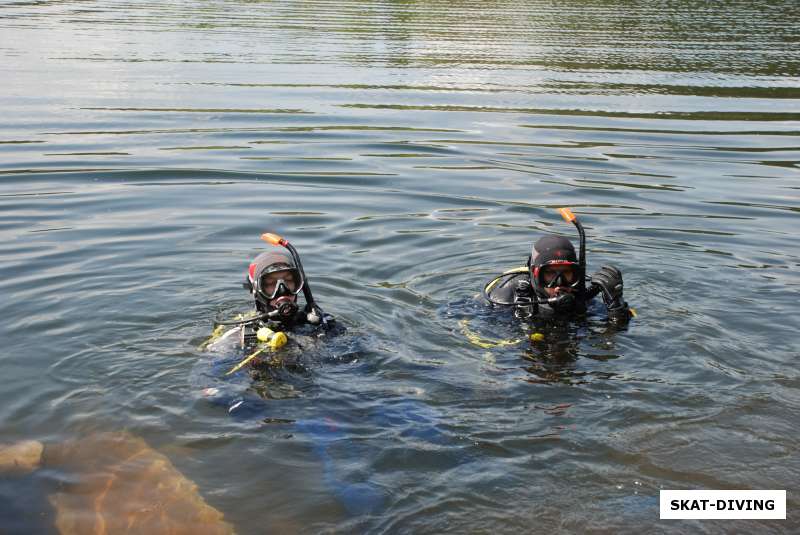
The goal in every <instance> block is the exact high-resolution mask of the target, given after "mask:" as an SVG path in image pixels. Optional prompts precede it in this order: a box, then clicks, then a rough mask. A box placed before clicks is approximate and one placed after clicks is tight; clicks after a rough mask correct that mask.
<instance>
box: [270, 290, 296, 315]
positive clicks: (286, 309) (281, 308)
mask: <svg viewBox="0 0 800 535" xmlns="http://www.w3.org/2000/svg"><path fill="white" fill-rule="evenodd" d="M274 306H275V312H277V314H276V316H277V317H278V318H279V319H280V320H284V321H285V320H288V319H290V318H293V317H294V315H295V314H297V304H296V303H295V302H294V301H292V298H291V297H289V296H288V295H287V296H283V297H279V298H278V299H276V300H275V304H274Z"/></svg>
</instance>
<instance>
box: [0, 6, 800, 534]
mask: <svg viewBox="0 0 800 535" xmlns="http://www.w3.org/2000/svg"><path fill="white" fill-rule="evenodd" d="M798 28H800V10H798V9H797V5H796V2H794V1H793V0H785V1H772V2H765V1H755V2H743V1H736V0H730V1H725V2H685V1H676V2H669V3H663V2H662V3H655V2H652V3H638V4H636V5H617V4H613V3H609V2H579V1H573V0H562V1H558V2H555V3H553V2H541V1H539V0H525V1H523V2H515V3H509V2H501V1H492V2H488V3H487V2H482V3H481V4H480V5H477V4H475V3H469V2H452V1H448V2H443V1H438V0H424V1H402V2H400V1H389V0H387V1H376V2H368V3H364V2H337V3H335V4H334V3H330V2H319V1H313V2H302V3H297V2H286V1H279V2H244V1H239V0H214V1H210V2H187V1H182V0H169V1H166V2H160V3H148V2H145V3H142V2H109V1H107V0H97V1H93V2H84V1H72V0H70V1H63V2H50V1H36V2H27V1H18V2H7V3H5V4H3V5H2V6H0V58H2V61H0V77H2V80H3V81H4V83H3V84H0V106H2V109H3V121H2V125H1V126H0V156H1V157H0V177H2V179H0V190H2V191H0V238H2V239H0V252H2V253H3V258H4V262H3V263H2V264H0V295H2V298H3V303H4V305H5V308H4V310H5V312H6V314H5V322H4V323H3V324H2V326H0V336H2V340H3V344H4V348H5V352H4V353H3V354H2V357H0V358H2V365H3V371H4V374H5V376H6V378H7V380H6V381H5V382H4V387H3V389H2V390H0V401H1V402H2V403H0V422H1V425H2V429H3V433H4V439H3V441H4V442H19V441H21V440H39V441H40V442H44V443H47V444H65V443H69V442H70V441H72V440H75V437H76V436H79V437H80V436H82V435H83V434H84V433H86V431H87V430H90V431H91V432H92V433H93V432H95V431H98V432H102V431H108V430H111V431H114V430H122V429H125V430H128V432H129V433H130V435H126V436H137V437H138V436H141V437H142V440H146V441H147V444H149V445H150V446H147V448H150V447H151V446H152V449H150V450H149V451H151V452H152V454H148V455H150V456H149V457H148V459H151V460H152V461H153V463H152V466H155V465H158V466H161V467H162V468H163V470H165V471H167V472H170V473H173V474H185V477H186V479H184V480H181V481H183V482H184V483H187V482H188V480H191V481H193V482H194V483H195V484H196V485H197V489H198V490H197V493H196V494H194V496H195V497H196V498H197V500H200V496H202V499H203V501H204V502H205V503H207V504H208V505H207V506H206V507H208V508H209V509H211V508H213V509H211V510H214V511H219V512H222V513H224V515H225V520H224V521H225V522H229V523H230V525H231V526H234V527H235V529H236V531H237V532H241V533H262V532H264V530H265V529H267V528H265V526H269V527H270V528H272V529H273V530H275V531H280V532H288V533H291V532H304V533H317V532H327V531H334V532H341V533H351V532H388V533H394V532H451V531H465V532H483V531H497V530H501V531H509V532H511V531H514V532H518V531H530V530H531V526H536V530H537V531H556V530H561V531H563V530H568V531H587V530H601V531H613V532H630V531H634V530H637V531H640V530H642V529H647V528H655V527H657V526H660V524H658V511H657V501H655V500H656V499H657V496H658V490H659V489H661V488H755V489H757V488H762V489H770V488H777V489H782V488H786V489H790V488H792V485H793V484H794V482H795V481H797V479H798V477H800V473H798V472H800V464H798V461H797V459H796V455H795V454H794V451H795V448H794V443H795V436H796V428H797V427H798V415H800V412H799V411H800V408H799V407H798V404H797V399H798V387H800V381H798V376H797V374H796V373H795V372H794V368H795V367H794V366H793V363H794V359H795V357H796V353H797V351H796V343H795V340H796V332H797V330H798V327H800V325H798V321H797V319H796V318H797V313H796V312H797V303H796V298H795V295H796V292H797V289H798V287H799V286H800V278H798V275H797V273H798V267H800V255H798V253H797V251H798V250H799V249H798V247H799V246H800V241H798V238H797V233H796V231H795V228H794V226H795V225H794V223H795V220H796V215H797V213H798V211H800V204H798V196H797V189H798V185H797V178H798V165H799V164H798V162H800V146H799V145H798V143H796V141H795V140H797V139H798V136H800V128H799V125H800V106H798V98H799V97H800V89H799V88H798V84H797V77H798V74H800V52H798V51H799V50H800V48H798V47H797V46H796V44H797V42H798V41H800V34H799V33H798ZM560 206H571V207H572V208H573V209H574V211H575V212H576V214H578V215H579V216H580V217H581V220H582V221H583V222H584V224H585V226H586V228H587V233H588V238H589V241H588V246H589V247H588V261H589V266H590V271H591V270H592V269H596V268H598V267H599V266H601V265H603V264H606V263H612V264H615V265H618V266H619V267H620V268H621V269H622V271H623V273H624V277H625V297H626V300H627V301H628V302H630V303H631V304H632V305H633V306H635V307H636V309H637V310H638V311H639V317H638V318H637V319H636V320H634V322H633V323H632V324H631V326H630V328H629V329H628V330H627V331H615V330H614V329H613V328H610V327H609V326H608V325H607V324H606V323H605V321H604V320H603V317H602V314H599V315H590V316H589V317H588V318H587V319H586V321H583V322H576V323H573V324H570V325H561V326H558V325H552V326H549V327H548V328H547V329H542V332H541V333H540V334H542V335H543V336H544V338H543V339H540V340H537V341H531V340H530V339H529V338H526V335H529V334H530V332H529V331H530V329H534V327H533V326H530V327H529V328H528V329H529V330H528V331H524V330H522V329H521V328H520V326H519V324H517V323H515V322H513V321H509V318H506V317H503V316H497V315H495V314H493V313H491V312H490V311H489V310H488V309H485V308H482V307H480V306H478V305H477V304H476V303H475V301H473V300H472V297H473V296H474V295H475V294H476V293H477V292H478V291H479V289H480V286H481V284H482V283H483V282H484V281H485V280H486V279H487V278H488V277H489V276H490V275H491V274H494V273H497V272H499V271H501V270H503V269H507V268H509V267H513V266H515V265H520V264H521V263H524V260H525V258H526V256H527V254H528V253H529V251H530V244H531V243H532V242H533V241H535V239H536V238H537V237H538V236H540V235H541V234H542V233H546V232H554V233H558V234H564V235H568V236H571V234H570V233H569V230H568V229H565V227H564V226H563V223H562V222H561V220H560V219H559V217H558V216H557V214H556V213H555V211H554V209H555V208H556V207H560ZM264 231H276V232H280V233H281V234H283V235H285V236H287V237H288V238H289V239H291V240H292V242H293V243H295V244H297V246H298V248H299V249H300V251H301V253H302V254H303V259H304V263H306V270H307V272H308V273H309V276H310V277H311V278H312V279H313V280H314V288H315V294H319V295H318V296H317V297H318V298H319V299H320V301H321V302H324V304H325V309H326V311H330V312H332V313H333V314H335V315H336V317H337V318H338V319H339V320H340V321H341V322H342V323H343V324H344V325H345V326H346V327H347V330H348V337H347V339H346V340H344V341H343V342H342V345H341V346H336V345H335V344H334V345H333V346H331V347H326V348H325V350H324V351H320V352H315V353H314V355H313V356H312V358H311V360H310V363H309V365H308V366H307V367H306V369H305V370H303V371H302V372H298V373H295V372H294V371H291V370H282V371H281V374H279V375H280V377H277V378H271V379H270V380H268V381H262V380H259V381H255V382H253V381H252V380H251V379H250V378H249V377H247V376H243V377H238V378H235V379H231V381H230V382H228V383H225V384H224V386H226V387H228V388H230V389H231V391H230V392H232V393H235V394H236V395H238V396H240V397H241V398H242V399H243V400H246V401H248V402H249V403H250V404H248V403H245V404H244V405H240V408H239V409H237V410H238V411H239V412H237V411H233V412H229V410H228V409H229V408H230V405H225V404H223V405H220V404H218V403H214V402H213V400H211V399H209V398H208V396H203V395H202V391H203V389H205V388H207V387H210V386H215V385H216V384H217V383H214V381H215V380H217V381H219V380H220V378H219V377H217V376H214V375H213V373H211V370H213V362H209V360H208V359H209V358H210V357H209V355H208V354H207V353H205V352H203V351H200V350H198V349H197V345H198V344H199V343H200V341H202V340H203V339H205V338H206V337H207V336H208V333H209V330H210V327H211V321H212V318H213V317H214V316H215V315H216V314H218V313H226V314H227V313H235V312H240V311H243V310H246V309H247V307H248V303H247V299H246V295H245V293H244V292H243V291H242V290H241V289H240V285H239V284H240V281H241V278H242V277H243V274H244V270H245V269H246V266H247V263H248V261H249V259H250V258H252V257H253V256H254V255H255V253H257V252H258V251H259V250H260V249H259V247H260V243H261V242H260V241H259V240H258V236H259V234H260V233H261V232H264ZM462 322H466V324H462ZM464 325H467V328H465V327H464ZM470 332H471V333H474V334H475V336H477V339H476V338H474V337H471V336H470V335H469V334H468V333H470ZM520 338H522V339H524V340H521V341H519V342H518V343H514V344H508V345H493V344H496V342H497V341H503V340H512V341H513V340H515V339H520ZM476 340H478V341H479V342H480V341H482V342H481V343H483V344H484V345H483V346H482V345H481V343H478V344H476V343H475V341H476ZM487 340H488V341H489V343H488V345H487V344H486V343H485V342H486V341H487ZM227 357H231V358H232V356H230V355H229V356H227ZM328 357H331V358H328ZM273 379H274V380H273ZM245 409H247V410H245ZM86 434H89V435H91V433H86ZM136 440H138V439H136ZM137 444H139V443H137ZM141 444H143V443H141ZM102 450H103V448H99V449H96V448H88V447H87V448H86V449H85V451H79V452H78V453H80V454H81V455H83V457H81V459H82V460H81V461H80V463H79V464H80V465H81V467H80V470H78V469H76V470H75V473H81V474H83V476H81V477H84V476H85V477H87V478H89V479H90V480H91V481H98V482H102V481H107V479H104V477H106V476H107V475H108V473H109V471H108V470H107V467H105V465H103V464H102V462H100V460H101V459H102V458H104V457H103V456H102V455H100V453H103V451H102ZM108 451H109V455H111V454H112V453H113V451H116V450H115V449H114V448H113V447H109V448H108ZM92 452H98V453H97V456H96V457H97V459H95V456H94V455H93V453H92ZM156 452H159V453H156ZM167 458H168V459H169V460H168V461H167ZM95 461H97V462H95ZM165 463H166V464H165ZM173 465H174V468H172V466H173ZM173 470H174V472H173ZM45 472H46V473H45V475H44V476H42V477H38V476H37V477H27V478H25V477H23V478H19V477H15V478H10V479H3V480H0V495H2V496H3V497H8V500H5V499H3V500H0V502H2V503H0V520H2V523H3V525H4V526H7V527H9V529H12V530H14V529H17V530H18V531H21V532H29V531H45V530H48V529H49V530H54V529H56V526H57V524H56V522H55V518H56V516H55V515H56V512H55V509H54V507H55V506H53V505H51V504H50V501H49V500H48V496H51V495H52V494H51V491H52V488H49V485H50V483H53V482H54V481H55V482H56V483H58V484H59V485H61V483H63V485H61V486H60V487H59V489H58V494H59V496H62V497H63V500H65V501H64V502H63V503H67V502H69V504H70V505H69V508H70V509H69V510H70V511H72V512H74V514H75V515H77V516H75V518H81V519H84V516H83V515H87V514H91V515H93V514H94V511H95V507H94V504H92V503H89V502H87V500H89V499H90V496H91V495H93V494H92V493H91V492H90V493H89V494H84V493H81V492H79V491H80V489H81V488H82V487H81V486H80V484H79V483H78V482H76V481H74V480H72V479H70V478H68V477H67V476H63V474H62V475H57V473H49V472H47V471H45ZM126 474H127V472H126ZM70 477H71V476H70ZM176 477H177V476H176ZM59 478H61V479H59ZM64 478H66V479H64ZM137 478H138V475H137V474H131V475H125V476H124V477H122V478H120V479H119V480H118V481H117V483H119V485H120V487H119V489H122V488H123V487H125V485H127V484H130V485H134V486H136V489H143V488H144V487H142V486H137V485H140V484H141V483H142V482H143V480H141V479H137ZM62 479H63V481H62ZM177 480H178V479H174V481H177ZM187 484H188V483H187ZM115 488H116V487H115ZM182 488H189V487H182ZM92 492H93V491H92ZM156 495H157V494H156ZM141 496H144V494H141ZM788 499H789V503H788V510H789V511H792V510H794V509H796V506H797V505H798V502H797V499H796V498H795V497H793V495H792V493H791V492H790V493H789V495H788ZM120 503H122V502H120ZM192 503H194V505H193V506H191V507H190V508H192V507H195V506H196V507H200V506H199V505H198V504H200V503H203V502H199V501H198V502H192ZM64 510H65V509H64ZM192 510H197V509H196V508H195V509H192ZM42 512H44V513H45V516H44V517H42V516H41V513H42ZM112 516H113V519H114V520H119V519H123V518H125V517H124V516H120V515H116V514H114V515H112ZM42 518H44V519H45V520H42ZM86 518H88V517H86ZM88 521H89V520H87V522H88ZM109 521H111V520H109ZM796 525H797V522H796V520H795V519H794V518H793V517H792V516H791V513H790V518H789V520H787V521H786V522H785V523H781V524H770V523H756V522H753V523H748V522H741V523H740V522H737V523H736V524H735V526H736V528H735V529H737V530H745V529H752V530H756V529H757V530H758V531H759V532H762V531H776V532H780V531H781V530H786V529H788V530H791V529H792V528H793V527H795V526H796ZM697 528H700V529H701V530H711V531H724V530H729V529H730V526H729V525H727V524H724V525H723V524H703V525H702V526H700V525H698V524H691V523H688V524H685V526H684V525H683V524H682V525H681V526H679V527H675V528H673V529H679V530H680V529H683V530H685V531H687V532H689V531H696V530H697ZM86 529H87V530H89V531H90V528H88V527H87V528H86Z"/></svg>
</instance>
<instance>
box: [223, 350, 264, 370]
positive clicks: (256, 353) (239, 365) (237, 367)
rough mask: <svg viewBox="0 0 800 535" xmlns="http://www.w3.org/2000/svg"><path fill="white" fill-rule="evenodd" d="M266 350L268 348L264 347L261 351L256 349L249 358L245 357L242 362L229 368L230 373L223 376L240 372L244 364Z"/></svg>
mask: <svg viewBox="0 0 800 535" xmlns="http://www.w3.org/2000/svg"><path fill="white" fill-rule="evenodd" d="M267 349H269V346H264V347H262V348H261V349H257V350H256V351H254V352H253V353H251V354H250V355H249V356H247V357H245V358H244V360H242V361H241V362H240V363H239V364H237V365H236V366H234V367H233V368H231V369H230V371H229V372H228V373H226V374H225V375H230V374H232V373H234V372H238V371H239V370H241V369H242V368H243V367H244V366H245V364H247V363H248V362H250V361H251V360H253V359H254V358H256V357H257V356H259V355H260V354H261V353H263V352H264V351H266V350H267Z"/></svg>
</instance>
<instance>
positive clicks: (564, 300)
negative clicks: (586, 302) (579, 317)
mask: <svg viewBox="0 0 800 535" xmlns="http://www.w3.org/2000/svg"><path fill="white" fill-rule="evenodd" d="M547 304H548V305H550V308H552V309H553V310H556V311H559V312H568V311H570V310H572V309H573V308H575V296H574V295H572V294H571V293H561V294H558V295H557V296H555V297H551V298H550V299H548V300H547Z"/></svg>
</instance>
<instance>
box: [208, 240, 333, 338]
mask: <svg viewBox="0 0 800 535" xmlns="http://www.w3.org/2000/svg"><path fill="white" fill-rule="evenodd" d="M261 239H262V240H264V241H266V242H267V243H269V244H271V245H276V246H281V247H283V248H285V249H286V251H279V250H272V251H266V252H263V253H261V254H259V255H258V256H257V257H256V258H255V259H254V260H253V261H252V262H251V263H250V266H249V268H248V270H247V276H246V278H245V280H244V283H243V284H242V285H243V286H244V288H245V289H246V290H247V291H248V292H250V295H251V296H252V297H253V304H254V311H253V312H252V313H251V314H249V315H246V316H245V317H242V318H240V319H235V320H230V321H215V324H216V325H217V329H216V330H215V335H214V336H212V339H211V340H209V342H208V343H207V344H206V348H208V349H215V348H216V347H218V346H219V345H220V344H221V342H222V341H224V340H228V339H230V338H231V337H235V338H237V339H238V342H239V345H240V347H242V348H245V349H246V348H250V347H253V346H255V345H257V344H258V343H259V342H264V343H266V344H267V346H269V348H270V349H273V350H275V349H278V348H280V347H282V346H283V345H285V344H286V342H287V337H286V334H285V333H286V332H299V333H302V334H310V331H316V330H318V329H322V330H323V331H325V332H328V331H331V330H332V329H334V327H335V326H336V322H335V321H334V319H333V317H332V316H331V315H330V314H326V313H324V312H323V311H322V309H321V308H320V307H319V305H317V302H316V301H315V300H314V296H313V295H312V293H311V287H310V285H309V283H308V278H307V277H306V274H305V271H304V270H303V264H302V263H301V262H300V255H299V254H298V253H297V250H296V249H295V248H294V246H293V245H292V244H290V243H289V242H288V241H287V240H285V239H284V238H282V237H280V236H278V235H276V234H269V233H265V234H262V235H261ZM301 292H302V294H303V297H304V299H305V304H304V306H303V307H302V308H301V307H300V305H299V304H298V296H299V295H300V293H301ZM225 326H235V327H233V328H232V329H230V330H228V331H227V332H224V334H223V333H222V332H221V329H222V328H224V327H225ZM237 335H238V336H237Z"/></svg>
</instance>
